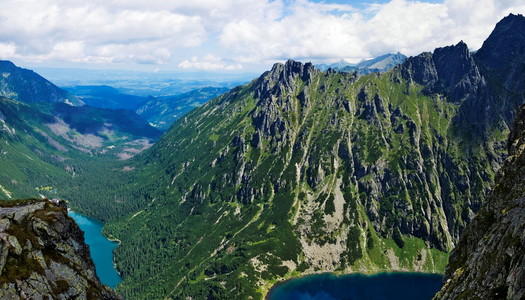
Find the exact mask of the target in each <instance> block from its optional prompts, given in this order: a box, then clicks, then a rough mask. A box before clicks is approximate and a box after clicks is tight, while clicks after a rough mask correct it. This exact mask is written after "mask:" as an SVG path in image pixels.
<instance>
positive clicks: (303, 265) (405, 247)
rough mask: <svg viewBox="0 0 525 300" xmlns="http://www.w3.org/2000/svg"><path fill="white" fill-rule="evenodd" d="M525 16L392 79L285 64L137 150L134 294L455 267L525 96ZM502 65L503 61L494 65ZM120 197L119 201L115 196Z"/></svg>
mask: <svg viewBox="0 0 525 300" xmlns="http://www.w3.org/2000/svg"><path fill="white" fill-rule="evenodd" d="M523 32H525V22H524V17H523V16H521V15H518V16H516V15H510V16H508V17H506V18H505V19H503V20H502V21H500V22H499V23H498V24H497V26H496V29H495V30H494V32H493V33H492V34H491V36H490V37H489V38H488V39H487V41H486V42H485V43H484V44H483V47H482V48H481V49H480V50H479V51H478V52H476V54H472V53H471V52H469V50H468V47H467V45H466V44H465V43H463V42H460V43H458V44H457V45H454V46H448V47H444V48H438V49H436V50H435V51H434V52H433V53H423V54H421V55H419V56H416V57H411V58H408V59H407V60H406V61H405V62H404V63H403V64H401V65H400V66H398V67H395V68H394V69H392V70H390V71H387V72H385V73H382V74H378V73H376V74H370V75H366V76H358V75H357V74H355V73H353V74H351V73H345V72H335V71H327V72H322V71H320V70H318V69H316V68H315V67H314V66H313V65H312V64H310V63H307V64H302V63H299V62H295V61H291V60H290V61H288V62H286V64H276V65H274V66H273V68H272V69H271V70H270V71H268V72H266V73H264V74H263V75H262V76H260V77H259V78H258V79H255V80H254V81H252V82H251V83H249V84H247V85H244V86H240V87H237V88H234V89H233V90H231V91H230V92H228V93H226V94H224V95H222V96H220V97H218V98H216V99H214V100H212V101H210V102H208V103H206V104H205V105H203V106H201V107H199V108H196V109H194V110H193V111H191V112H190V113H189V114H187V115H186V116H185V117H183V118H181V119H179V120H178V121H176V122H175V124H174V125H173V126H172V128H171V129H170V130H169V131H168V132H167V133H166V134H165V135H164V136H163V138H162V139H161V140H160V141H159V142H157V143H156V144H155V145H154V146H153V147H152V148H151V149H150V150H148V151H146V152H144V153H143V154H142V155H140V156H138V157H136V158H135V159H134V163H135V165H134V167H135V169H134V171H133V173H134V176H136V178H141V179H142V180H141V181H140V184H138V185H137V184H134V185H133V187H132V188H133V189H135V190H136V191H137V193H136V194H135V195H137V196H138V198H137V199H136V200H135V201H146V202H148V203H149V204H148V205H147V206H146V207H144V209H141V210H137V211H136V212H133V213H132V214H130V215H129V216H128V217H124V218H122V219H120V220H119V221H114V222H110V223H109V224H108V227H107V229H108V232H110V233H111V234H112V235H114V236H116V237H117V238H119V239H120V240H122V244H121V246H120V247H119V248H118V249H117V252H116V261H117V266H118V269H119V270H121V271H122V272H123V275H124V276H123V278H124V281H123V283H122V284H121V285H120V286H119V288H118V290H119V292H121V293H122V294H123V295H125V296H127V297H130V298H150V297H161V296H162V297H173V298H185V297H190V296H191V297H196V298H201V297H211V298H230V299H231V298H235V297H244V298H249V297H254V298H260V297H261V296H262V295H264V293H265V292H266V291H267V290H268V288H269V287H270V286H271V285H272V284H274V283H275V282H277V281H279V280H282V279H283V278H289V277H292V276H298V275H301V274H305V273H313V272H325V271H334V272H339V273H348V272H365V273H369V272H378V271H386V270H412V271H427V272H443V271H444V268H445V265H446V263H447V259H448V254H447V253H448V251H450V250H451V249H452V248H453V247H454V245H455V244H456V243H457V242H458V240H459V236H460V234H461V232H462V231H463V229H464V227H465V226H466V224H468V223H469V222H470V221H471V220H472V218H473V217H474V215H475V212H476V211H478V210H479V208H480V206H481V202H482V199H484V197H485V195H486V194H487V192H488V190H489V189H490V187H491V186H492V184H493V179H494V174H495V171H496V170H497V169H498V168H499V166H500V165H501V164H502V162H503V160H504V158H505V137H506V135H507V133H508V127H509V124H511V122H512V119H513V116H514V114H515V109H516V107H517V106H518V105H519V104H521V103H523V102H524V94H525V90H524V88H523V82H524V81H523V76H524V75H523V74H525V73H524V72H522V69H523V66H524V65H525V64H524V62H525V57H524V51H525V39H524V38H523ZM494 59H497V62H494ZM108 197H111V195H109V196H108Z"/></svg>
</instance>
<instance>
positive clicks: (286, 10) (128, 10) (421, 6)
mask: <svg viewBox="0 0 525 300" xmlns="http://www.w3.org/2000/svg"><path fill="white" fill-rule="evenodd" d="M509 13H515V14H517V13H521V14H525V1H523V0H418V1H415V0H377V1H342V0H324V1H321V0H191V1H182V0H172V1H168V0H0V28H1V30H0V59H5V60H11V61H13V62H15V63H16V64H18V65H21V66H24V67H71V68H73V67H74V68H95V69H123V70H141V71H151V72H158V71H161V72H168V71H175V72H176V71H192V72H195V71H210V72H211V71H212V72H259V71H264V70H268V69H269V68H270V67H271V65H272V64H273V63H275V62H280V61H284V60H286V59H289V58H291V59H296V60H300V61H304V62H306V61H311V62H313V63H330V62H335V61H339V60H342V59H344V60H347V61H349V62H358V61H360V60H362V59H367V58H372V57H376V56H379V55H382V54H386V53H395V52H401V53H403V54H405V55H408V56H411V55H417V54H419V53H421V52H424V51H432V50H433V49H434V48H436V47H442V46H447V45H452V44H456V43H457V42H459V41H460V40H463V41H465V42H466V43H467V44H468V45H469V47H470V49H471V50H477V49H479V48H480V47H481V45H482V43H483V41H484V40H485V39H486V38H487V37H488V35H489V34H490V32H491V31H492V29H493V28H494V26H495V25H496V23H497V22H498V21H499V20H500V19H502V18H503V17H504V16H506V15H508V14H509Z"/></svg>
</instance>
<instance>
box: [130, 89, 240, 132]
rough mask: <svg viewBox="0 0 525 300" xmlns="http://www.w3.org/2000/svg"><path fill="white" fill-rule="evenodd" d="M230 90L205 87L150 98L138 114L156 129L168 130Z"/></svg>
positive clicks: (138, 110) (139, 109)
mask: <svg viewBox="0 0 525 300" xmlns="http://www.w3.org/2000/svg"><path fill="white" fill-rule="evenodd" d="M229 90H230V89H229V88H225V87H205V88H200V89H196V90H193V91H191V92H187V93H184V94H180V95H176V96H171V97H158V98H155V97H149V98H148V99H147V101H146V102H145V103H144V104H143V105H142V106H141V107H139V108H138V109H137V113H138V114H139V115H140V116H141V117H143V118H144V119H146V120H147V121H148V122H149V123H150V124H152V125H153V126H154V127H155V128H159V129H161V130H167V129H169V128H170V127H171V124H173V122H175V121H176V120H177V119H178V118H180V117H182V116H183V115H184V114H186V113H187V112H189V111H190V110H192V109H194V108H196V107H199V106H201V105H203V104H204V103H206V102H208V101H209V100H211V99H213V98H215V97H218V96H220V95H222V94H224V93H226V92H228V91H229Z"/></svg>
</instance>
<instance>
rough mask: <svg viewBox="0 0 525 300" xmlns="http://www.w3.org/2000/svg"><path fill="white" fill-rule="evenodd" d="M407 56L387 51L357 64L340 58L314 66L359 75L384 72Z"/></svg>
mask: <svg viewBox="0 0 525 300" xmlns="http://www.w3.org/2000/svg"><path fill="white" fill-rule="evenodd" d="M406 58H407V57H406V56H405V55H403V54H401V53H399V52H398V53H395V54H392V53H388V54H384V55H381V56H378V57H376V58H372V59H367V60H363V61H360V62H359V63H357V64H352V63H349V62H347V61H345V60H341V61H339V62H336V63H333V64H330V65H327V64H319V65H315V67H316V68H317V69H319V70H321V71H327V70H328V69H333V70H336V71H339V72H347V73H352V72H357V73H358V74H360V75H366V74H370V73H374V72H385V71H388V70H390V69H392V68H394V67H395V66H397V65H399V64H401V63H403V61H405V59H406Z"/></svg>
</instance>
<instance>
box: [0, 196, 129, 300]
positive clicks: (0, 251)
mask: <svg viewBox="0 0 525 300" xmlns="http://www.w3.org/2000/svg"><path fill="white" fill-rule="evenodd" d="M0 236H1V239H0V298H2V299H42V297H49V298H50V299H51V298H53V299H120V297H118V296H117V295H116V294H115V293H114V292H113V291H111V289H109V288H108V287H106V286H104V285H103V284H102V283H101V282H100V280H99V279H98V277H97V275H96V273H95V266H94V264H93V262H92V260H91V258H90V254H89V247H88V245H86V244H85V243H84V233H83V232H82V230H80V228H79V227H78V226H77V225H76V223H75V222H74V221H73V220H72V219H71V218H70V217H68V216H67V211H66V209H64V208H63V207H59V206H56V205H54V204H52V203H51V202H49V201H48V200H25V201H20V200H18V201H0Z"/></svg>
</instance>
